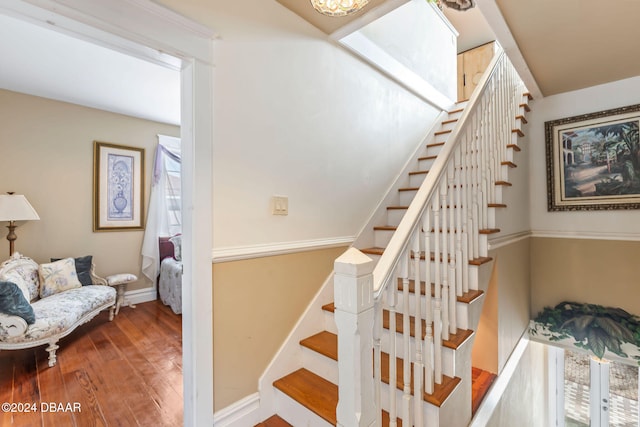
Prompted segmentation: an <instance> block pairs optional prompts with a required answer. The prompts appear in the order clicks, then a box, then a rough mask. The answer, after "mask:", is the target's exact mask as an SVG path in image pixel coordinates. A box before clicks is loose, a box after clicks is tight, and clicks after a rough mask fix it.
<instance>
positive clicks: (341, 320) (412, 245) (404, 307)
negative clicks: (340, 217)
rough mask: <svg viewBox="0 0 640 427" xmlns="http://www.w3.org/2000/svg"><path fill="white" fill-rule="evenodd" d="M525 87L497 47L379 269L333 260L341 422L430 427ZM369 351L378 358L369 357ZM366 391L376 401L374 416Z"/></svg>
mask: <svg viewBox="0 0 640 427" xmlns="http://www.w3.org/2000/svg"><path fill="white" fill-rule="evenodd" d="M525 91H526V89H525V87H524V85H523V83H522V81H521V79H520V77H519V76H518V74H517V72H516V71H515V69H514V68H513V66H512V64H511V62H510V61H509V60H508V58H507V57H506V55H505V54H504V53H503V52H500V53H498V54H497V55H496V56H495V57H494V59H493V61H492V62H491V64H490V66H489V67H488V69H487V71H486V72H485V74H484V75H483V78H482V80H481V82H480V83H479V85H478V87H477V89H476V91H475V92H474V94H473V95H472V97H471V99H470V100H469V102H468V105H467V107H466V108H465V110H464V112H463V113H462V116H461V117H460V119H459V120H458V124H457V126H456V128H455V129H454V130H453V131H452V133H451V135H450V137H449V138H448V139H447V141H446V143H445V145H444V146H443V147H442V149H441V151H440V154H439V155H438V157H437V159H436V160H435V162H434V164H433V166H432V167H431V169H430V170H429V173H428V174H427V176H426V178H425V180H424V182H423V184H422V185H421V187H420V189H419V190H418V191H417V194H416V196H415V197H414V199H413V201H412V202H411V205H410V206H409V208H408V210H407V213H406V214H405V216H404V218H403V219H402V221H401V223H400V225H399V226H398V228H397V231H396V232H395V233H394V235H393V237H392V238H391V241H390V243H389V244H388V246H387V247H386V249H385V250H384V253H383V255H382V257H381V259H380V260H379V261H378V263H377V265H376V266H375V269H373V271H372V272H371V269H372V267H373V265H372V263H369V262H367V261H366V258H361V257H359V254H356V253H351V255H353V257H351V258H350V257H349V256H346V257H344V258H343V257H341V258H339V259H338V260H337V261H336V280H335V295H336V314H337V316H336V323H337V326H338V336H339V338H338V340H339V341H338V349H339V350H338V351H339V354H338V361H339V368H338V369H339V380H340V384H339V404H338V411H337V416H338V425H344V426H347V425H348V426H351V425H359V426H360V425H361V426H364V425H367V426H370V425H372V424H371V422H372V421H374V420H375V425H378V426H379V425H381V424H380V423H381V418H380V417H381V416H380V408H385V409H386V410H387V411H388V413H389V418H390V420H391V424H390V425H395V420H396V419H397V418H401V419H402V420H403V425H405V426H406V425H416V426H423V425H425V420H423V417H424V416H425V415H424V414H425V411H424V409H423V399H424V397H425V395H424V393H426V394H427V395H430V394H433V392H434V389H435V388H437V385H439V384H442V382H443V358H442V354H443V352H442V345H443V340H448V339H450V337H451V335H453V334H456V333H458V329H457V321H456V319H457V317H456V297H457V296H462V295H463V294H464V293H466V292H468V291H469V289H477V286H478V284H477V282H474V280H473V279H472V274H470V272H471V269H472V268H477V267H476V266H477V265H479V264H481V263H482V262H483V258H485V259H486V257H487V245H486V244H481V241H480V233H481V231H482V230H486V229H489V228H490V227H493V226H494V225H493V224H491V222H492V220H491V216H490V215H489V206H490V204H491V203H496V202H500V200H496V196H497V195H496V186H498V185H501V184H504V183H505V181H506V176H503V174H504V173H505V172H504V170H505V169H506V168H505V167H504V166H503V165H504V163H505V162H507V161H508V160H510V159H508V151H507V150H508V146H510V145H511V141H512V139H511V138H512V132H513V129H514V126H515V118H516V116H517V115H518V111H519V108H520V103H521V100H522V96H523V93H524V92H525ZM498 197H499V196H498ZM354 251H355V250H354ZM348 266H351V267H352V268H351V269H349V267H348ZM354 266H355V268H353V267H354ZM354 279H356V280H354ZM367 293H370V294H369V295H367ZM339 313H340V314H339ZM342 314H344V315H345V316H347V317H344V316H343V317H340V316H341V315H342ZM348 316H351V317H348ZM372 318H373V330H371V328H372V325H371V323H370V322H371V319H372ZM396 319H397V320H396ZM396 322H401V325H397V324H396ZM383 324H385V325H386V326H387V327H388V329H389V331H390V332H389V334H388V342H387V339H386V338H384V339H383V335H382V329H383ZM393 331H398V333H393ZM412 337H413V338H415V339H414V340H412ZM383 340H384V344H385V345H384V347H385V348H386V349H387V351H388V353H383V350H382V347H383ZM347 343H349V344H347ZM347 347H349V348H347ZM372 351H373V354H374V357H373V361H371V357H370V356H367V355H371V352H372ZM397 358H398V359H402V360H403V362H402V363H400V362H396V359H397ZM383 363H384V365H386V364H387V363H388V368H387V366H384V369H383ZM363 364H364V366H363ZM371 364H373V366H371V367H370V365H371ZM371 369H373V372H374V378H373V379H372V378H371V376H370V375H368V374H367V372H371ZM354 370H357V371H358V372H359V373H361V375H356V376H354V375H353V372H354ZM348 372H350V373H351V375H349V374H348ZM450 375H451V376H453V375H452V374H451V373H450ZM383 382H384V383H388V384H389V389H388V390H389V391H388V392H387V393H384V392H382V385H381V384H382V383H383ZM396 385H397V386H398V388H399V389H401V392H400V393H401V394H402V397H401V398H397V396H396V391H395V389H396ZM383 395H384V396H385V400H386V401H384V402H383V401H382V397H381V396H383ZM369 397H371V399H372V400H373V402H374V403H375V406H376V408H377V409H376V410H374V411H373V412H372V413H370V414H368V413H367V412H368V411H367V409H370V405H371V404H370V403H369V402H368V401H367V399H368V398H369ZM387 399H388V400H387ZM398 405H400V406H401V407H400V408H398V407H397V406H398ZM341 417H342V418H341ZM376 417H377V420H376ZM354 423H355V424H354Z"/></svg>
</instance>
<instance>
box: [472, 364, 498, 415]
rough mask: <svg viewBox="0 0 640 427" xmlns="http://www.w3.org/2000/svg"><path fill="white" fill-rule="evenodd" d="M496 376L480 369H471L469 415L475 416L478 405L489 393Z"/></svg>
mask: <svg viewBox="0 0 640 427" xmlns="http://www.w3.org/2000/svg"><path fill="white" fill-rule="evenodd" d="M496 378H497V375H496V374H494V373H492V372H489V371H484V370H482V369H479V368H476V367H471V415H472V416H473V415H475V413H476V411H477V410H478V407H480V403H482V400H483V399H484V397H485V395H486V394H487V392H488V391H489V388H490V387H491V385H492V384H493V382H494V381H495V379H496Z"/></svg>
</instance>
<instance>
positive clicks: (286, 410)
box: [274, 389, 333, 427]
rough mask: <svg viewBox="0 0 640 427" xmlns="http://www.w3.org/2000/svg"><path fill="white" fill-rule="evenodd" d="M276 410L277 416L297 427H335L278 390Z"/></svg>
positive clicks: (276, 392)
mask: <svg viewBox="0 0 640 427" xmlns="http://www.w3.org/2000/svg"><path fill="white" fill-rule="evenodd" d="M274 409H275V411H274V412H275V413H276V414H278V415H279V416H280V417H281V418H283V419H284V420H285V421H287V422H288V423H289V424H291V425H294V426H296V427H297V426H300V427H333V426H332V425H331V424H330V423H328V422H326V421H325V420H323V419H322V418H320V417H319V416H318V415H316V414H314V413H313V412H311V411H310V410H309V409H307V408H305V407H304V406H302V405H301V404H299V403H298V402H296V401H294V400H293V399H292V398H290V397H289V396H287V395H286V394H284V393H282V392H281V391H280V390H277V389H276V391H275V408H274Z"/></svg>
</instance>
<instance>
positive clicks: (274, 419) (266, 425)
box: [255, 415, 293, 427]
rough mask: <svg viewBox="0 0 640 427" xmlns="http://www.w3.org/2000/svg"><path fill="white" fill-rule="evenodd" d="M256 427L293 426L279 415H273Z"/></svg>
mask: <svg viewBox="0 0 640 427" xmlns="http://www.w3.org/2000/svg"><path fill="white" fill-rule="evenodd" d="M255 427H293V426H292V425H291V424H289V423H288V422H286V421H285V420H283V419H282V418H280V417H279V416H277V415H273V416H271V417H269V418H267V419H266V420H264V421H263V422H261V423H260V424H256V425H255Z"/></svg>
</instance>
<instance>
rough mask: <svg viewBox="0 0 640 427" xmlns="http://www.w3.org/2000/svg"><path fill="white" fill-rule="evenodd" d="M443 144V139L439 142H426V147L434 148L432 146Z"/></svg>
mask: <svg viewBox="0 0 640 427" xmlns="http://www.w3.org/2000/svg"><path fill="white" fill-rule="evenodd" d="M444 144H445V142H444V141H441V142H433V143H431V144H427V148H434V147H442V146H443V145H444Z"/></svg>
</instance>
